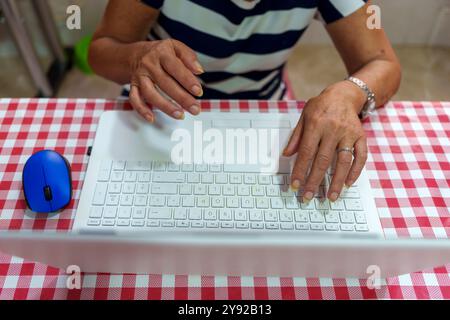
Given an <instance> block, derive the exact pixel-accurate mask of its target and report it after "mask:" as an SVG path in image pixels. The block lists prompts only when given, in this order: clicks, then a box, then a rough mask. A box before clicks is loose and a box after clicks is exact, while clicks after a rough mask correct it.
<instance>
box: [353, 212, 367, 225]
mask: <svg viewBox="0 0 450 320" xmlns="http://www.w3.org/2000/svg"><path fill="white" fill-rule="evenodd" d="M354 215H355V220H356V223H358V224H366V223H367V220H366V214H365V213H364V212H354Z"/></svg>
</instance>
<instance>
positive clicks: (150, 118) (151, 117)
mask: <svg viewBox="0 0 450 320" xmlns="http://www.w3.org/2000/svg"><path fill="white" fill-rule="evenodd" d="M145 119H146V120H147V121H148V122H153V120H154V119H153V115H151V114H150V113H147V114H146V115H145Z"/></svg>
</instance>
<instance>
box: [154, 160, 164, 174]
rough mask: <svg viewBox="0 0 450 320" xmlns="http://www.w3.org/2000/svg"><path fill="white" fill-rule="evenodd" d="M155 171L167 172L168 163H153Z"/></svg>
mask: <svg viewBox="0 0 450 320" xmlns="http://www.w3.org/2000/svg"><path fill="white" fill-rule="evenodd" d="M152 166H153V171H157V172H164V171H166V163H165V162H160V161H153V163H152Z"/></svg>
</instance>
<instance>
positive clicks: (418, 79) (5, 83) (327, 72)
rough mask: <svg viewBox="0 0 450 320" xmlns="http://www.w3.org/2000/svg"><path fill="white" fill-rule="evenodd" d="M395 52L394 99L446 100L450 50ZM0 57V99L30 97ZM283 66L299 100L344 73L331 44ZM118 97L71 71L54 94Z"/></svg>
mask: <svg viewBox="0 0 450 320" xmlns="http://www.w3.org/2000/svg"><path fill="white" fill-rule="evenodd" d="M396 51H397V53H398V55H399V57H400V60H401V63H402V66H403V81H402V85H401V88H400V90H399V92H398V93H397V94H396V96H395V97H394V98H393V100H434V101H437V100H446V101H450V77H449V75H450V48H446V49H444V48H425V47H397V48H396ZM0 59H1V60H2V61H3V62H5V63H1V64H2V70H1V74H0V97H25V96H33V95H34V90H33V88H32V87H31V86H30V84H29V80H28V77H27V76H26V72H25V71H24V70H23V66H21V63H20V62H19V61H17V60H16V59H9V60H8V61H6V60H4V58H0ZM287 68H288V73H289V77H290V79H291V82H292V86H293V88H294V92H295V94H296V97H297V99H299V100H304V99H308V98H309V97H311V96H314V95H317V94H318V93H320V91H322V90H323V88H325V87H326V86H327V85H328V84H331V83H333V82H336V81H339V80H341V79H342V78H343V77H345V75H346V73H345V69H344V66H343V64H342V62H341V60H340V58H339V55H338V54H337V52H336V50H335V49H334V48H333V47H331V46H299V47H297V48H296V49H295V51H294V53H293V55H292V56H291V58H290V60H289V63H288V67H287ZM11 79H14V80H13V81H11ZM119 93H120V87H119V86H118V85H116V84H114V83H111V82H109V81H107V80H104V79H101V78H100V77H97V76H85V75H84V74H82V73H81V72H80V71H78V70H76V69H74V70H72V71H71V72H70V73H69V74H68V75H67V77H66V78H65V80H64V82H63V84H62V85H61V88H60V90H59V92H58V95H57V96H58V97H70V98H77V97H80V98H115V97H117V96H118V95H119Z"/></svg>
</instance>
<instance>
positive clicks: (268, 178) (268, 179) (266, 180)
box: [258, 175, 272, 184]
mask: <svg viewBox="0 0 450 320" xmlns="http://www.w3.org/2000/svg"><path fill="white" fill-rule="evenodd" d="M271 180H272V179H271V176H269V175H260V176H258V181H259V184H270V183H271V182H272V181H271Z"/></svg>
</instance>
